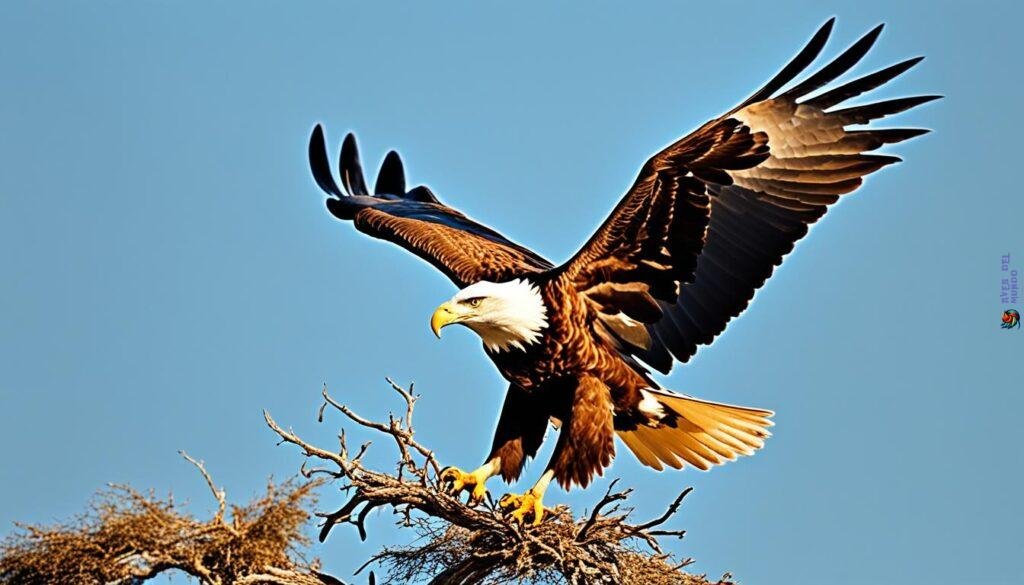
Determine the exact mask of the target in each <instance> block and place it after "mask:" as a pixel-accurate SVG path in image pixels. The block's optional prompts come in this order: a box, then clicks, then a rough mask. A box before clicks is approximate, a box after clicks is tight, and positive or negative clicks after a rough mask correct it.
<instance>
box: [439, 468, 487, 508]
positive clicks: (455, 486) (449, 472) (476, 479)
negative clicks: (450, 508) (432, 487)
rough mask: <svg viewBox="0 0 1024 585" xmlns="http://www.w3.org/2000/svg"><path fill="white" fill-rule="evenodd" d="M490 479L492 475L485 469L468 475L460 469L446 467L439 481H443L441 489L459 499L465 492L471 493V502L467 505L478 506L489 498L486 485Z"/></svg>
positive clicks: (468, 501) (467, 502)
mask: <svg viewBox="0 0 1024 585" xmlns="http://www.w3.org/2000/svg"><path fill="white" fill-rule="evenodd" d="M488 477H490V475H489V474H488V473H487V470H486V469H483V468H481V469H477V470H476V471H473V472H471V473H466V472H465V471H462V470H461V469H459V468H458V467H445V468H444V469H442V470H441V475H440V476H438V479H440V480H441V489H443V490H444V491H445V492H446V493H448V494H450V495H453V496H456V497H458V495H459V494H460V493H462V491H463V490H467V491H469V500H467V501H466V504H467V505H469V506H476V505H477V504H479V503H481V502H483V501H484V498H485V497H487V487H486V486H485V485H484V484H485V482H486V481H487V478H488Z"/></svg>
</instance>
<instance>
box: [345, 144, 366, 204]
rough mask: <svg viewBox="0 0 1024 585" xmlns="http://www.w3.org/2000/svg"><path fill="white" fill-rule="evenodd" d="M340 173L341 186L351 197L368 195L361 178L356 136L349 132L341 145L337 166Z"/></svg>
mask: <svg viewBox="0 0 1024 585" xmlns="http://www.w3.org/2000/svg"><path fill="white" fill-rule="evenodd" d="M338 170H339V171H340V172H341V184H342V185H344V186H345V190H347V191H348V192H349V193H350V194H352V195H369V192H368V191H367V190H366V179H365V178H363V167H362V164H361V163H360V162H359V147H358V146H357V145H356V135H355V134H353V133H351V132H349V133H348V134H347V135H346V136H345V141H344V142H342V143H341V157H340V161H339V164H338Z"/></svg>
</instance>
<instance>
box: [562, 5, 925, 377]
mask: <svg viewBox="0 0 1024 585" xmlns="http://www.w3.org/2000/svg"><path fill="white" fill-rule="evenodd" d="M832 26H833V20H829V21H828V22H827V23H825V25H824V26H822V28H821V29H819V30H818V32H817V33H815V35H814V36H813V37H812V39H811V41H810V42H809V43H808V44H807V46H806V47H805V48H804V49H803V50H802V51H800V53H799V54H797V56H796V57H795V58H794V59H793V60H792V61H791V62H790V63H789V64H788V65H786V66H785V67H784V68H783V69H782V71H781V72H779V74H778V75H776V76H775V77H774V78H772V80H771V81H769V82H768V83H767V84H766V85H765V86H764V87H763V88H761V89H760V90H758V91H757V92H755V93H754V94H753V95H752V96H751V97H750V98H749V99H747V100H746V101H744V102H743V103H742V104H740V105H739V106H737V107H736V108H734V109H733V110H732V111H730V112H729V113H727V114H725V115H723V116H722V117H720V118H718V119H715V120H712V121H711V122H709V123H707V124H705V125H704V126H702V127H701V128H700V129H698V130H697V131H695V132H694V133H693V134H691V135H689V136H687V137H685V138H683V139H682V140H680V141H678V142H676V143H675V144H673V145H671V146H669V147H668V148H667V149H665V150H664V151H662V152H660V153H659V154H657V155H655V156H654V158H652V159H651V160H650V161H648V162H647V164H646V165H644V167H643V170H642V171H641V173H640V177H639V178H638V179H637V181H636V183H635V184H634V185H633V187H632V188H631V189H630V191H629V193H627V194H626V196H625V197H624V198H623V200H622V202H620V203H619V205H618V207H616V209H615V211H614V212H613V213H612V216H611V217H609V218H608V220H607V221H606V222H605V224H604V225H603V226H602V227H601V228H600V229H599V230H598V232H597V233H596V234H595V235H594V237H593V238H591V240H590V241H589V242H588V243H587V244H586V245H585V246H584V248H583V249H582V250H580V252H579V253H578V254H577V255H576V256H575V257H574V258H573V259H572V260H570V261H569V263H567V264H566V265H565V266H563V267H562V269H563V270H564V272H565V277H567V278H571V279H572V280H573V282H574V283H575V285H576V287H577V290H579V291H580V292H581V293H583V294H584V295H585V296H587V298H589V299H591V300H592V301H593V303H594V305H595V308H596V310H597V311H598V316H599V319H597V321H596V322H597V323H598V333H600V334H602V335H604V336H605V337H606V338H608V339H611V340H612V341H613V342H614V343H615V344H617V345H618V346H619V347H620V349H622V351H623V352H624V353H626V354H632V355H634V356H636V357H639V358H640V359H642V360H643V361H644V362H646V363H647V364H649V365H651V366H653V367H654V368H656V369H658V370H659V371H662V372H668V371H669V370H670V369H671V367H672V364H673V357H674V358H675V359H677V360H680V361H683V362H685V361H687V360H688V359H689V358H690V357H691V356H693V354H694V353H695V352H696V350H697V347H698V346H700V345H705V344H709V343H711V341H712V340H713V339H714V338H715V336H717V335H718V334H719V333H721V332H722V331H723V330H724V329H725V327H726V325H727V324H728V322H729V321H730V319H732V318H733V317H736V316H737V315H739V314H740V313H741V312H742V311H743V310H744V309H745V308H746V307H747V305H748V304H749V302H750V300H751V299H752V298H753V296H754V293H755V292H756V290H757V289H758V288H760V287H761V285H763V284H764V282H765V280H767V279H768V277H769V276H771V274H772V272H773V270H774V269H775V267H776V266H778V265H779V264H781V262H782V258H783V257H784V256H785V255H786V254H788V253H789V252H790V251H791V250H792V249H793V246H794V244H795V243H796V241H797V240H799V239H800V238H802V237H803V236H804V235H806V234H807V231H808V227H809V226H810V224H812V223H814V222H815V221H817V220H818V219H820V218H821V217H822V216H823V215H824V214H825V211H826V210H827V208H828V206H829V205H831V204H833V203H835V202H836V201H838V199H839V197H840V196H841V195H844V194H847V193H850V192H852V191H854V190H856V189H857V188H858V187H859V186H860V185H861V182H862V181H863V177H864V176H865V175H867V174H869V173H872V172H874V171H877V170H878V169H880V168H882V167H883V166H886V165H888V164H891V163H894V162H898V161H899V160H900V159H898V158H896V157H893V156H887V155H876V154H868V153H869V152H870V151H872V150H875V149H877V148H879V147H881V146H882V145H884V144H890V143H896V142H900V141H903V140H906V139H908V138H912V137H914V136H918V135H920V134H923V133H925V132H926V130H919V129H874V128H866V129H865V128H861V129H847V127H848V126H853V125H863V124H868V123H869V122H871V121H873V120H876V119H879V118H882V117H884V116H887V115H890V114H895V113H898V112H902V111H904V110H907V109H909V108H912V107H914V106H917V105H919V104H922V103H925V102H927V101H931V100H933V99H936V98H937V97H939V96H919V97H910V98H902V99H894V100H886V101H881V102H877V103H873V104H868V105H863V106H854V107H849V108H843V109H834V108H835V106H837V105H839V104H840V103H842V102H844V101H845V100H848V99H850V98H852V97H855V96H858V95H860V94H862V93H864V92H867V91H870V90H872V89H875V88H876V87H878V86H880V85H882V84H884V83H885V82H887V81H889V80H891V79H893V78H894V77H896V76H897V75H899V74H900V73H903V72H904V71H906V70H907V69H909V68H910V67H912V66H913V65H914V64H916V63H917V62H919V61H920V58H916V59H910V60H908V61H904V62H902V63H898V64H896V65H893V66H891V67H888V68H886V69H883V70H881V71H878V72H875V73H872V74H870V75H867V76H864V77H861V78H860V79H856V80H854V81H851V82H849V83H846V84H843V85H840V86H838V87H836V88H834V89H831V90H828V91H825V92H822V93H819V94H817V95H812V94H814V93H815V92H817V91H818V90H820V89H821V88H823V87H825V86H826V85H827V84H829V83H830V82H832V81H833V80H835V79H836V78H837V77H839V76H840V75H842V74H843V73H845V72H846V71H848V70H849V69H850V68H851V67H853V66H854V65H855V64H856V63H857V62H858V61H859V60H860V59H861V58H862V57H863V56H864V55H865V54H866V53H867V51H868V49H870V48H871V46H872V45H873V44H874V42H875V40H876V39H877V38H878V35H879V33H880V32H881V30H882V26H881V25H879V26H878V27H876V28H875V29H873V30H871V31H870V32H869V33H868V34H866V35H865V36H864V37H862V38H861V39H860V40H858V41H857V42H855V43H854V44H853V45H851V46H850V47H849V48H848V49H847V50H846V51H844V52H843V53H842V54H840V55H839V56H838V57H836V58H835V59H834V60H833V61H831V62H830V63H828V64H827V65H825V66H824V67H822V68H821V69H819V70H818V71H817V72H815V73H813V74H811V75H809V76H808V77H807V78H806V79H804V80H803V81H801V82H799V83H797V84H795V85H794V86H793V87H792V88H790V89H787V90H785V91H780V90H782V89H783V88H784V87H785V86H786V85H787V84H789V83H790V82H791V81H792V80H793V79H794V78H795V77H796V76H797V75H799V74H800V73H801V72H802V71H804V70H805V69H806V68H807V67H808V66H809V65H810V64H811V62H813V61H814V60H815V58H816V57H817V56H818V54H819V53H820V52H821V50H822V48H823V47H824V45H825V42H826V41H827V39H828V37H829V34H830V33H831V30H832ZM670 285H674V286H675V287H676V288H673V287H672V286H670ZM637 305H642V306H643V309H644V310H643V311H642V312H641V311H637V310H636V306H637ZM619 313H621V314H619ZM613 315H618V316H617V317H616V318H612V317H611V316H613ZM641 330H642V331H641Z"/></svg>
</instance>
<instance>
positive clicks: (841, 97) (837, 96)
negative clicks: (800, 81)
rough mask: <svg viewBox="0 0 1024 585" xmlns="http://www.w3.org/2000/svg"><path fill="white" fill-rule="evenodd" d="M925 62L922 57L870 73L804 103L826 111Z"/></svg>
mask: <svg viewBox="0 0 1024 585" xmlns="http://www.w3.org/2000/svg"><path fill="white" fill-rule="evenodd" d="M923 60H924V57H923V56H922V57H914V58H912V59H907V60H906V61H901V62H899V63H897V64H895V65H890V66H888V67H886V68H885V69H880V70H878V71H875V72H874V73H869V74H867V75H865V76H864V77H860V78H857V79H854V80H853V81H850V82H847V83H844V84H843V85H840V86H839V87H836V88H833V89H830V90H828V91H826V92H825V93H823V94H821V95H818V96H815V97H812V98H810V99H809V100H807V101H805V102H803V103H805V104H807V105H809V106H814V107H817V108H821V109H823V110H826V109H828V108H831V107H832V106H834V105H836V104H839V103H842V102H844V101H846V100H848V99H850V98H854V97H857V96H859V95H860V94H862V93H864V92H867V91H871V90H873V89H875V88H876V87H878V86H880V85H883V84H885V83H887V82H889V81H891V80H892V79H894V78H896V77H898V76H899V75H901V74H903V73H905V72H906V71H907V70H908V69H910V68H911V67H913V66H914V65H917V64H918V63H920V62H921V61H923Z"/></svg>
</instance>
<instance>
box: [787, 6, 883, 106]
mask: <svg viewBox="0 0 1024 585" xmlns="http://www.w3.org/2000/svg"><path fill="white" fill-rule="evenodd" d="M883 28H885V23H882V24H879V25H878V26H876V27H875V28H873V29H871V30H870V31H868V32H867V34H865V35H864V36H862V37H861V38H859V39H857V41H856V42H854V43H853V44H852V45H850V47H849V48H847V49H846V50H845V51H843V52H842V53H840V54H839V56H838V57H836V58H835V59H833V60H832V61H831V62H829V64H828V65H825V66H824V67H822V68H821V69H819V70H818V71H817V73H815V74H813V75H811V76H810V77H808V78H807V79H805V80H804V81H802V82H800V83H799V84H797V85H796V86H794V87H793V88H792V89H789V90H786V93H784V94H782V95H781V96H779V97H783V98H789V99H794V100H795V99H798V98H800V97H802V96H805V95H807V94H809V93H811V92H812V91H815V90H817V89H819V88H821V87H824V86H825V84H827V83H829V82H830V81H832V80H833V79H835V78H837V77H839V76H840V75H842V74H843V73H846V72H847V71H849V70H850V69H851V68H853V66H854V65H856V64H857V63H858V62H860V60H861V59H863V58H864V55H866V54H867V52H868V51H870V50H871V47H872V46H874V44H875V42H876V41H877V40H878V36H879V35H880V34H882V29H883Z"/></svg>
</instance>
